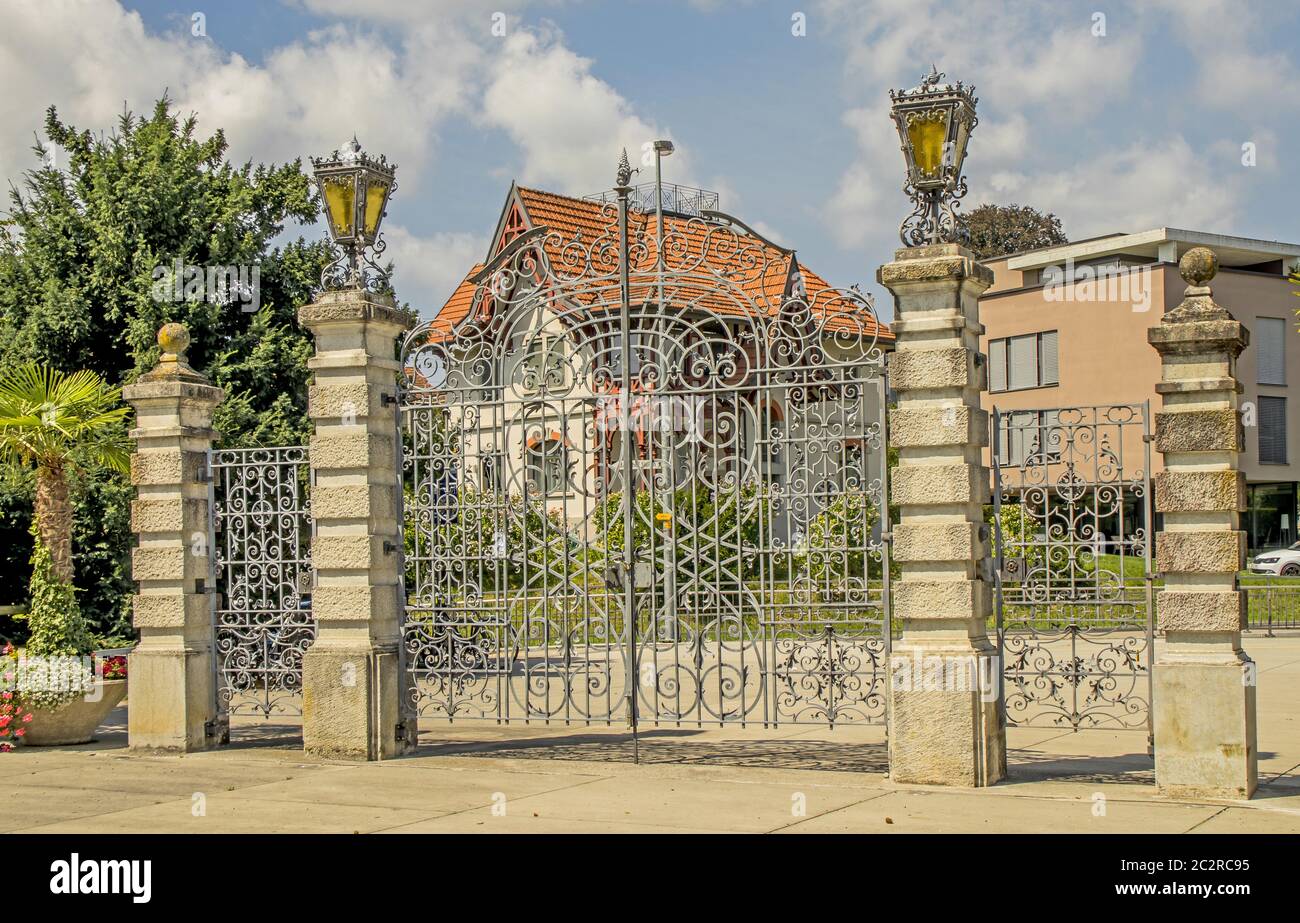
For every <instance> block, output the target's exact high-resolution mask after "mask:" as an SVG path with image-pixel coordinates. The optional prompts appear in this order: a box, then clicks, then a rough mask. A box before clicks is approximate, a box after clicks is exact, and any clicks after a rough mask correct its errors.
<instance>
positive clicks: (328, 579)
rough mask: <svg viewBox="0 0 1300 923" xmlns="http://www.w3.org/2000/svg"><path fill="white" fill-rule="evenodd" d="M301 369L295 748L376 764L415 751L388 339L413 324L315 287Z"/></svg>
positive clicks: (359, 298) (390, 309)
mask: <svg viewBox="0 0 1300 923" xmlns="http://www.w3.org/2000/svg"><path fill="white" fill-rule="evenodd" d="M298 320H299V322H300V323H301V324H302V325H303V326H305V327H306V328H307V329H308V330H310V331H311V333H312V334H313V336H314V337H315V340H316V355H315V357H314V358H312V359H311V360H310V362H309V365H310V368H311V370H312V372H313V383H312V385H311V389H310V391H309V398H308V403H309V414H310V416H311V419H312V421H313V423H314V424H315V435H314V436H313V437H312V439H311V446H310V456H311V469H312V475H313V485H312V495H311V515H312V522H313V525H314V537H313V540H312V565H313V567H314V569H315V573H316V585H315V587H314V589H313V592H312V612H313V615H314V616H315V619H316V639H315V641H313V642H312V645H311V647H310V648H308V649H307V652H306V654H305V655H304V657H303V745H304V746H305V748H306V750H307V751H308V752H309V753H315V754H319V755H321V756H327V757H334V758H341V759H354V760H375V759H387V758H389V757H392V756H396V755H398V754H400V753H402V752H404V751H405V750H406V749H408V748H409V747H412V746H414V744H415V736H416V729H415V727H414V722H413V721H408V720H407V718H406V704H405V701H406V696H405V692H404V690H405V682H406V681H405V677H403V676H401V675H400V672H401V670H400V658H399V656H398V654H399V643H400V640H401V614H402V610H403V607H404V605H405V600H403V599H402V593H401V587H402V574H401V569H400V568H401V561H402V554H401V549H402V522H401V481H400V477H399V474H398V470H397V447H398V446H397V432H396V427H395V420H396V413H395V409H394V403H395V401H396V397H397V379H398V374H399V372H400V369H401V366H400V363H399V361H398V358H397V346H396V343H397V338H398V337H399V336H400V335H401V333H402V332H403V331H404V330H408V329H410V327H411V326H412V325H413V323H414V319H413V318H412V317H411V316H410V314H409V313H408V312H406V311H403V310H401V309H400V308H398V307H397V305H396V303H395V302H394V301H393V299H392V298H391V297H389V296H387V295H380V294H375V293H372V292H366V291H362V290H360V289H348V290H344V291H333V292H326V293H325V294H323V295H322V296H321V297H320V298H319V299H318V300H317V301H315V302H313V303H312V304H309V305H306V306H305V307H303V308H302V309H300V310H299V312H298Z"/></svg>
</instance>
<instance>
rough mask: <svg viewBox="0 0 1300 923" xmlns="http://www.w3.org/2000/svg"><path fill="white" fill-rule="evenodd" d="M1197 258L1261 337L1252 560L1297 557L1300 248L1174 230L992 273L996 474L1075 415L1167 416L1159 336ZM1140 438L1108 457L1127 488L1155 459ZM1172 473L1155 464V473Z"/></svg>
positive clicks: (1050, 251) (986, 342)
mask: <svg viewBox="0 0 1300 923" xmlns="http://www.w3.org/2000/svg"><path fill="white" fill-rule="evenodd" d="M1193 247H1208V248H1209V249H1211V250H1213V251H1214V252H1215V253H1216V254H1217V255H1218V258H1219V267H1220V268H1219V273H1218V275H1217V276H1216V277H1215V279H1214V281H1213V282H1212V283H1211V285H1212V286H1213V290H1214V298H1215V301H1217V302H1218V303H1219V304H1221V305H1223V306H1224V307H1225V308H1227V309H1228V310H1229V311H1231V312H1232V314H1233V316H1234V317H1236V319H1237V320H1238V321H1240V322H1241V323H1242V324H1244V325H1245V326H1246V327H1247V328H1248V329H1249V331H1250V345H1249V346H1248V347H1247V349H1246V350H1245V352H1244V353H1242V355H1241V357H1240V359H1239V360H1238V363H1237V377H1238V379H1239V380H1240V381H1241V383H1242V385H1243V388H1244V391H1243V393H1242V395H1241V400H1242V420H1243V423H1244V424H1245V451H1244V453H1243V454H1242V456H1241V466H1242V469H1243V470H1244V471H1245V474H1246V481H1247V485H1248V487H1247V490H1248V498H1249V499H1248V511H1247V513H1246V514H1245V515H1244V516H1243V517H1242V528H1243V529H1244V530H1245V531H1246V533H1247V537H1248V542H1249V545H1250V548H1251V549H1252V550H1254V549H1263V548H1272V547H1277V546H1279V545H1284V544H1290V543H1292V542H1294V541H1296V540H1297V537H1298V536H1297V519H1296V516H1297V509H1296V491H1297V482H1300V425H1297V424H1296V423H1295V422H1293V421H1295V420H1296V419H1297V414H1298V413H1300V334H1298V333H1297V329H1296V311H1297V309H1300V298H1296V297H1294V296H1295V295H1296V294H1297V293H1300V286H1297V285H1295V284H1292V283H1291V282H1290V281H1289V279H1288V273H1290V272H1293V271H1295V269H1296V268H1297V267H1298V266H1300V243H1283V242H1280V241H1271V240H1254V239H1251V238H1244V237H1229V236H1225V235H1221V234H1210V233H1205V232H1201V231H1188V230H1182V229H1179V228H1167V227H1166V228H1156V229H1154V230H1150V231H1144V232H1142V233H1138V234H1110V235H1107V236H1104V237H1097V238H1093V239H1090V240H1082V241H1078V242H1075V243H1070V244H1063V245H1060V246H1053V247H1045V248H1042V249H1038V250H1032V251H1029V252H1025V253H1016V254H1012V255H1009V256H1004V257H999V258H997V259H992V260H987V261H986V265H987V266H989V268H991V269H992V270H993V273H994V282H993V285H992V286H991V287H990V288H989V289H988V291H987V292H985V293H984V295H983V297H982V298H981V302H980V316H981V320H982V322H983V324H984V328H985V333H984V338H983V339H982V341H981V346H982V348H983V351H984V354H985V355H986V356H987V357H988V362H989V370H988V383H989V387H988V391H987V392H986V393H985V396H984V406H985V408H986V409H988V410H990V411H991V410H992V409H993V408H994V407H996V408H998V410H999V411H1001V412H1002V425H1003V431H1002V433H1001V434H1000V438H999V439H998V440H997V441H998V443H999V446H998V451H999V459H998V461H999V462H1000V463H1001V464H1002V465H1003V466H1010V467H1012V468H1014V467H1015V466H1017V465H1024V464H1025V461H1026V458H1031V457H1033V455H1034V452H1035V451H1036V449H1037V448H1038V447H1039V446H1040V445H1047V444H1050V443H1052V441H1053V440H1052V439H1051V436H1050V434H1051V432H1052V424H1053V423H1054V422H1055V421H1056V420H1058V419H1060V416H1059V415H1060V413H1061V412H1062V409H1063V408H1080V409H1081V408H1092V407H1097V406H1103V407H1112V406H1114V405H1138V406H1140V405H1144V404H1146V403H1147V402H1149V407H1150V412H1151V414H1154V413H1155V411H1157V410H1159V408H1160V398H1159V396H1158V395H1157V393H1156V387H1155V386H1156V383H1157V382H1158V381H1159V379H1160V358H1159V356H1158V355H1157V354H1156V351H1155V350H1154V349H1152V348H1151V346H1150V345H1148V343H1147V329H1148V328H1149V327H1151V326H1152V325H1153V324H1158V323H1159V322H1160V319H1161V316H1162V314H1163V313H1164V312H1165V311H1166V310H1168V309H1170V308H1173V307H1175V306H1176V305H1177V304H1178V303H1179V302H1180V301H1181V300H1182V297H1183V290H1184V288H1185V287H1186V283H1185V282H1184V281H1183V280H1182V278H1181V277H1180V275H1179V272H1178V260H1179V258H1181V257H1182V255H1183V254H1184V253H1186V252H1187V251H1188V250H1189V249H1191V248H1193ZM1292 388H1296V389H1297V390H1296V391H1294V392H1293V391H1292ZM1112 413H1113V412H1112ZM1080 418H1081V415H1080V413H1078V412H1075V413H1074V414H1073V416H1072V419H1075V420H1077V419H1080ZM1138 424H1139V425H1127V426H1121V427H1117V428H1116V429H1115V432H1120V431H1121V430H1122V433H1123V435H1122V438H1119V439H1118V440H1117V441H1115V442H1114V444H1113V445H1110V446H1109V447H1108V450H1109V451H1111V452H1113V454H1114V457H1115V458H1116V459H1118V458H1119V457H1121V456H1122V457H1123V458H1124V467H1125V471H1126V473H1127V474H1129V475H1131V474H1132V473H1134V472H1140V471H1141V469H1142V467H1143V464H1142V461H1143V459H1144V457H1145V452H1144V449H1143V446H1142V442H1141V435H1142V426H1141V425H1140V420H1139V421H1138ZM1041 436H1046V437H1047V438H1046V439H1040V438H1039V437H1041ZM1053 451H1055V450H1053ZM1053 457H1054V456H1053ZM990 461H991V458H990ZM1160 466H1161V457H1160V454H1159V453H1158V452H1154V451H1153V452H1152V453H1151V465H1150V467H1151V469H1152V470H1151V473H1152V474H1154V473H1155V471H1158V470H1159V469H1160ZM1128 502H1129V503H1130V506H1132V505H1133V498H1132V496H1131V492H1130V496H1129V498H1128ZM1137 515H1138V516H1139V518H1140V513H1139V514H1137ZM1131 516H1132V512H1130V520H1129V521H1132V518H1131Z"/></svg>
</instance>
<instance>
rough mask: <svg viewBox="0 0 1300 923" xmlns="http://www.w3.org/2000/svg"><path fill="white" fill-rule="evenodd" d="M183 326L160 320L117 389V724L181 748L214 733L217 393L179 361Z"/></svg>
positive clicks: (211, 739)
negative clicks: (125, 587)
mask: <svg viewBox="0 0 1300 923" xmlns="http://www.w3.org/2000/svg"><path fill="white" fill-rule="evenodd" d="M189 342H190V334H189V331H188V330H186V329H185V327H184V326H183V325H181V324H167V325H165V326H164V327H163V328H162V330H160V331H159V333H158V343H159V345H160V346H162V349H163V355H162V359H161V360H160V361H159V363H158V365H157V367H156V368H154V369H153V371H151V372H148V373H146V374H145V375H143V376H141V377H140V379H139V380H138V381H137V382H136V383H135V384H133V385H128V386H127V387H126V388H124V389H123V392H122V393H123V396H124V397H125V398H126V400H127V401H129V402H130V403H131V405H132V406H133V407H134V408H135V415H136V428H135V429H133V430H132V431H131V438H132V439H134V440H135V443H136V451H135V453H134V454H132V456H131V483H132V484H134V485H135V487H136V499H135V500H133V501H132V502H131V531H132V532H134V533H135V534H136V536H137V538H138V543H137V547H136V548H135V550H134V551H133V553H132V559H131V576H132V578H133V579H134V580H135V582H136V584H137V589H138V590H139V592H137V593H136V594H135V597H134V617H133V624H134V625H135V627H136V628H137V629H138V630H139V632H140V642H139V643H138V644H137V645H136V646H135V649H134V650H133V651H132V652H131V654H130V658H129V664H128V673H129V675H130V678H131V689H130V698H129V700H128V704H129V706H130V707H129V709H128V714H127V732H128V738H129V741H130V746H131V747H132V749H142V750H167V751H172V752H180V753H187V752H190V751H193V750H203V749H205V748H207V747H210V746H213V745H215V744H217V743H220V742H222V741H223V740H224V736H225V735H224V729H223V728H222V727H221V726H220V723H219V721H218V715H217V691H216V681H215V671H214V665H213V656H214V654H213V628H212V606H211V602H212V600H211V595H210V594H211V592H212V587H211V586H210V585H209V580H210V568H209V556H210V555H211V552H212V549H211V545H210V542H209V541H208V535H209V531H208V481H207V478H208V451H209V450H210V449H211V448H212V443H213V440H215V439H216V437H217V433H216V432H215V431H214V430H213V429H212V411H213V410H214V409H215V408H216V406H217V405H218V404H220V403H221V401H222V400H223V399H224V397H225V395H224V394H223V393H222V391H221V389H220V388H215V387H213V386H212V384H211V383H210V382H209V381H208V380H207V379H206V378H204V377H203V376H202V375H200V374H199V373H198V372H196V371H194V369H192V368H190V366H189V364H188V363H187V362H186V361H185V350H186V348H187V347H188V346H189Z"/></svg>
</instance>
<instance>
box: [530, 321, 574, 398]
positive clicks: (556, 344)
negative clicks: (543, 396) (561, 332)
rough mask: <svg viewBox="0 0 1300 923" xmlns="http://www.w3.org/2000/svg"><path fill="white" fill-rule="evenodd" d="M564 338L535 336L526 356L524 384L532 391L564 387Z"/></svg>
mask: <svg viewBox="0 0 1300 923" xmlns="http://www.w3.org/2000/svg"><path fill="white" fill-rule="evenodd" d="M564 365H565V362H564V337H562V336H555V335H553V334H548V333H538V334H534V335H533V336H532V337H530V338H529V340H528V352H527V353H526V354H525V355H524V382H525V385H526V387H527V388H528V389H529V390H530V391H546V390H550V389H552V388H562V387H564Z"/></svg>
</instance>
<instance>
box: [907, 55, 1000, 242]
mask: <svg viewBox="0 0 1300 923" xmlns="http://www.w3.org/2000/svg"><path fill="white" fill-rule="evenodd" d="M889 100H890V106H889V109H890V114H891V115H892V116H893V118H894V125H895V126H896V127H897V128H898V138H899V141H900V142H901V144H902V149H903V158H904V160H905V162H906V164H907V182H906V183H905V184H904V185H903V191H904V192H905V193H907V196H908V198H910V199H911V200H912V204H913V206H914V208H913V210H912V213H911V214H910V215H908V216H907V217H906V218H905V219H903V223H902V225H900V226H899V229H898V233H899V237H901V238H902V241H903V244H904V246H907V247H919V246H924V245H926V244H938V243H956V242H958V241H959V240H961V239H963V238H964V236H965V235H964V232H963V229H962V228H961V225H960V224H959V223H958V221H957V214H956V209H957V208H959V207H960V204H961V203H960V201H959V200H960V199H961V198H962V197H963V196H965V195H966V177H964V176H962V172H961V169H962V164H963V163H964V162H965V160H966V145H967V143H968V142H969V141H970V135H971V132H972V131H974V130H975V126H976V125H977V124H978V123H979V119H978V118H977V117H976V115H975V106H976V104H977V103H979V100H978V99H977V98H976V97H975V88H974V87H972V86H966V85H965V84H964V83H962V81H960V80H958V81H957V82H955V83H949V82H948V81H947V75H946V74H942V73H940V72H939V69H938V68H937V67H935V66H933V65H931V67H930V73H929V74H927V75H926V76H925V77H923V78H922V79H921V82H920V84H918V85H917V86H915V87H913V88H912V89H910V90H890V91H889Z"/></svg>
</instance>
